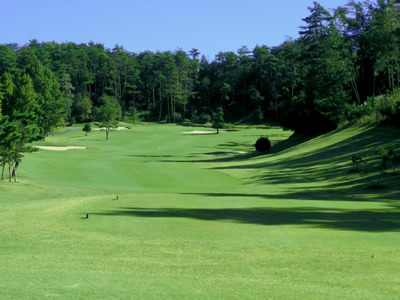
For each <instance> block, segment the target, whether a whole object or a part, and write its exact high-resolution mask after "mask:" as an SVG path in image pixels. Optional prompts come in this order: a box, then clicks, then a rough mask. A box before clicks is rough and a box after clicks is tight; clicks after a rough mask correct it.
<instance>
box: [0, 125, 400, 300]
mask: <svg viewBox="0 0 400 300" xmlns="http://www.w3.org/2000/svg"><path fill="white" fill-rule="evenodd" d="M127 126H128V127H129V129H128V130H121V131H112V132H111V133H110V136H109V140H108V141H106V140H105V133H104V132H102V131H93V132H91V133H89V134H88V136H85V133H84V132H82V131H81V128H79V130H75V131H74V130H72V131H71V130H69V131H68V132H66V133H65V134H58V135H54V136H50V137H48V138H46V140H45V141H43V142H39V143H36V144H35V145H38V146H46V145H47V146H81V147H83V148H81V149H79V148H76V149H70V150H66V151H52V150H47V149H39V150H38V151H36V152H33V153H29V154H26V155H25V156H24V158H23V159H22V162H21V165H20V166H19V169H18V182H17V183H14V182H8V178H6V179H5V180H3V181H1V182H0V262H1V263H0V270H1V272H0V298H1V299H24V298H29V299H46V298H69V299H88V298H89V299H92V298H119V299H130V298H131V299H147V298H151V299H160V298H161V299H266V298H267V299H268V298H271V299H399V298H400V176H399V174H400V166H399V169H398V170H395V172H394V174H393V172H392V170H391V169H388V170H387V171H386V174H384V175H383V176H382V180H381V184H380V185H379V186H378V185H377V182H378V179H379V174H380V171H379V170H378V168H377V166H378V164H379V162H378V161H377V159H376V158H375V159H371V160H370V161H371V162H370V163H369V164H368V168H367V167H364V165H360V167H359V169H360V170H358V171H354V170H353V169H354V166H353V164H352V161H351V156H352V155H363V156H366V155H370V156H371V157H372V156H373V154H374V153H375V152H374V151H375V150H376V149H377V148H378V147H380V146H381V147H385V148H388V149H389V148H390V149H397V150H399V149H400V139H399V136H400V135H399V133H400V130H396V129H393V128H389V127H388V128H386V127H355V126H354V127H351V126H349V127H345V128H341V129H338V130H336V131H334V132H331V133H328V134H324V135H321V136H318V137H314V138H308V139H305V138H303V139H302V138H299V137H296V136H295V135H292V132H290V131H284V130H282V129H281V128H279V127H267V126H237V127H233V128H232V130H226V131H224V132H220V133H219V134H215V132H203V131H211V130H212V129H207V128H206V129H204V128H199V127H183V126H175V125H159V124H146V123H145V124H137V125H127ZM77 128H78V127H77ZM65 130H66V129H65V128H62V129H60V133H61V132H62V131H65ZM191 132H193V134H191ZM260 136H268V137H269V139H270V140H271V142H272V148H271V151H270V153H267V154H263V155H261V154H260V153H257V152H255V150H254V143H255V141H256V140H257V139H258V138H259V137H260ZM224 153H225V154H227V155H223V154H224ZM217 154H218V155H217ZM6 175H7V176H8V174H7V172H6Z"/></svg>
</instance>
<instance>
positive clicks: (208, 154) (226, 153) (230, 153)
mask: <svg viewBox="0 0 400 300" xmlns="http://www.w3.org/2000/svg"><path fill="white" fill-rule="evenodd" d="M245 153H247V152H243V151H237V152H213V153H207V154H205V155H206V156H226V155H238V154H245Z"/></svg>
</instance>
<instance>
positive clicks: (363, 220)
mask: <svg viewBox="0 0 400 300" xmlns="http://www.w3.org/2000/svg"><path fill="white" fill-rule="evenodd" d="M93 214H94V215H101V216H125V217H141V218H189V219H196V220H202V221H216V222H217V221H218V222H232V223H242V224H257V225H264V226H277V225H300V226H304V227H317V228H329V229H339V230H353V231H368V232H386V231H399V230H400V220H399V217H400V212H399V211H392V210H391V211H389V210H383V209H381V210H378V209H376V210H368V211H358V210H344V209H335V208H309V207H293V208H264V207H254V208H253V207H250V208H240V209H237V208H220V209H207V208H193V209H185V208H152V209H150V208H142V207H121V208H120V209H118V210H112V211H104V212H98V213H93Z"/></svg>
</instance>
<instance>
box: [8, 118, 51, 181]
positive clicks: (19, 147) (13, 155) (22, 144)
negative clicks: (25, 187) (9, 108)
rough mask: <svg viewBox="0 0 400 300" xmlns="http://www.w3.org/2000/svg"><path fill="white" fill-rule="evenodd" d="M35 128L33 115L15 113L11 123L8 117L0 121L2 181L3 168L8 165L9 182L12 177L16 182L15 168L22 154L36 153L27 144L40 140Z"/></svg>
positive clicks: (40, 137) (35, 122)
mask: <svg viewBox="0 0 400 300" xmlns="http://www.w3.org/2000/svg"><path fill="white" fill-rule="evenodd" d="M42 138H43V136H42V135H41V134H40V129H39V127H38V126H37V117H36V116H35V115H34V114H33V113H28V112H26V113H15V114H14V115H13V118H12V121H10V119H9V117H8V116H5V117H2V118H1V120H0V155H1V164H2V179H4V168H5V165H6V164H8V167H9V181H11V180H12V178H13V177H14V181H15V182H17V168H18V166H19V164H20V163H21V160H22V157H23V156H24V155H23V153H27V152H33V151H36V150H37V149H36V148H33V147H31V146H30V145H29V144H30V143H32V142H34V141H38V140H40V139H42Z"/></svg>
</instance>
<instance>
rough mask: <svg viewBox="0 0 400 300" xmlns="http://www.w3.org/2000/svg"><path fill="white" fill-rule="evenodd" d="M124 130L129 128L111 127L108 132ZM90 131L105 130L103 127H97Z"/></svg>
mask: <svg viewBox="0 0 400 300" xmlns="http://www.w3.org/2000/svg"><path fill="white" fill-rule="evenodd" d="M126 129H129V128H128V127H122V126H119V127H111V128H110V130H126ZM92 130H106V128H105V127H99V128H93V129H92Z"/></svg>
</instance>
